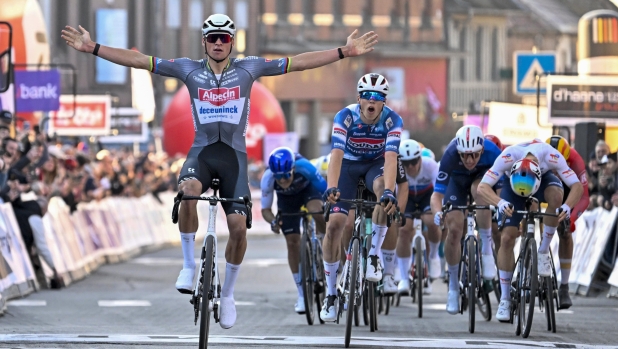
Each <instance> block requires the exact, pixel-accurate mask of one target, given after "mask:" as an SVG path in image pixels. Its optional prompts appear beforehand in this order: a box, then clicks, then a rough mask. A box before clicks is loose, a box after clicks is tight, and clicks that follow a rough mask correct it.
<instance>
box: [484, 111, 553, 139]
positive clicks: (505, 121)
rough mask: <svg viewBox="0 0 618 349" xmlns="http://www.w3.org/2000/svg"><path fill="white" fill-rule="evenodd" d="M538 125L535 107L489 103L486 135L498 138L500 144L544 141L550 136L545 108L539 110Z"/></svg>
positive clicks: (550, 129)
mask: <svg viewBox="0 0 618 349" xmlns="http://www.w3.org/2000/svg"><path fill="white" fill-rule="evenodd" d="M539 113H540V114H539V116H540V123H541V125H543V126H539V122H538V121H537V109H536V106H530V105H523V104H511V103H497V102H491V103H489V122H488V124H487V133H488V134H492V135H495V136H497V137H498V138H500V140H501V141H502V144H508V145H513V144H518V143H522V142H528V141H530V140H532V139H534V138H539V139H542V140H545V139H547V138H549V137H551V135H552V126H551V124H549V123H548V122H547V108H545V107H541V109H540V110H539Z"/></svg>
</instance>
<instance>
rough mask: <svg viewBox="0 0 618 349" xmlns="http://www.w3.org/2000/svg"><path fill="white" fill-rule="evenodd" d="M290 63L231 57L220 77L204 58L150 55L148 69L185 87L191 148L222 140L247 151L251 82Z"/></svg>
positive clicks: (282, 70) (287, 66) (288, 67)
mask: <svg viewBox="0 0 618 349" xmlns="http://www.w3.org/2000/svg"><path fill="white" fill-rule="evenodd" d="M290 63H291V60H290V59H289V58H280V59H276V60H270V59H265V58H260V57H253V56H251V57H245V58H242V59H236V58H230V60H229V63H228V65H227V66H226V67H225V69H224V70H223V73H222V74H221V76H220V77H219V76H216V75H215V74H214V73H213V72H212V70H211V69H210V66H209V65H208V62H207V61H205V60H204V59H201V60H197V61H196V60H192V59H189V58H177V59H170V60H164V59H161V58H157V57H151V69H150V71H151V72H153V73H155V74H159V75H163V76H170V77H175V78H177V79H180V80H182V82H184V83H185V85H186V86H187V89H188V90H189V95H190V97H191V113H192V114H193V126H194V128H195V140H194V141H193V145H192V147H204V146H207V145H210V144H213V143H215V142H218V141H221V142H223V143H225V144H227V145H229V146H230V147H232V148H233V149H235V150H238V151H241V152H243V153H246V152H247V146H246V144H245V134H246V132H247V125H248V122H249V120H248V118H247V115H249V108H250V105H251V104H250V101H249V98H250V96H251V87H252V86H253V82H254V81H255V80H256V79H258V78H259V77H261V76H273V75H281V74H285V73H287V72H288V71H289V69H290Z"/></svg>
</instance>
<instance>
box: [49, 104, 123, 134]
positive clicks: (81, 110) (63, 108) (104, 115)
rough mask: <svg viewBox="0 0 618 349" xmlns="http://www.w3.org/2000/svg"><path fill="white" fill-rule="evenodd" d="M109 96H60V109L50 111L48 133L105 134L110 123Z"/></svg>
mask: <svg viewBox="0 0 618 349" xmlns="http://www.w3.org/2000/svg"><path fill="white" fill-rule="evenodd" d="M111 104H112V102H111V96H109V95H77V96H76V97H75V111H74V110H73V96H72V95H62V96H60V109H59V110H58V111H57V112H50V113H49V117H50V121H49V133H50V134H54V133H55V134H57V135H59V136H107V135H109V133H110V125H111Z"/></svg>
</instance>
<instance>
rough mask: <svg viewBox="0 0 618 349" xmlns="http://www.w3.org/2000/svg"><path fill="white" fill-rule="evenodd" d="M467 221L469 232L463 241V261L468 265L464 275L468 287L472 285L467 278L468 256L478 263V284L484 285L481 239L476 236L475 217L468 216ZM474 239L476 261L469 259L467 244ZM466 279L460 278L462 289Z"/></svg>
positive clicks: (469, 261)
mask: <svg viewBox="0 0 618 349" xmlns="http://www.w3.org/2000/svg"><path fill="white" fill-rule="evenodd" d="M466 221H467V232H466V237H465V238H464V242H463V249H462V254H461V261H462V262H464V264H463V265H464V266H465V267H466V270H464V273H463V277H464V278H465V283H467V284H468V287H469V286H470V280H468V279H467V275H468V273H467V268H468V266H467V265H466V264H465V261H466V257H468V263H474V264H475V265H476V268H475V270H476V275H475V277H476V284H477V285H482V280H481V275H482V270H481V255H480V250H479V241H478V239H477V238H476V234H474V227H475V225H476V224H475V221H474V217H471V216H467V217H466ZM470 239H472V241H474V249H475V252H476V253H475V255H476V259H475V260H474V261H471V260H469V256H468V249H467V245H468V241H469V240H470ZM465 283H464V280H459V287H460V288H461V289H463V285H464V284H465Z"/></svg>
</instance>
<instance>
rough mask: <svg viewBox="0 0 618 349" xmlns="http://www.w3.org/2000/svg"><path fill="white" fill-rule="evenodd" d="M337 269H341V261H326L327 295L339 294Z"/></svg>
mask: <svg viewBox="0 0 618 349" xmlns="http://www.w3.org/2000/svg"><path fill="white" fill-rule="evenodd" d="M337 269H339V262H338V261H337V262H334V263H328V262H327V261H324V275H326V295H327V296H336V295H337Z"/></svg>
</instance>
